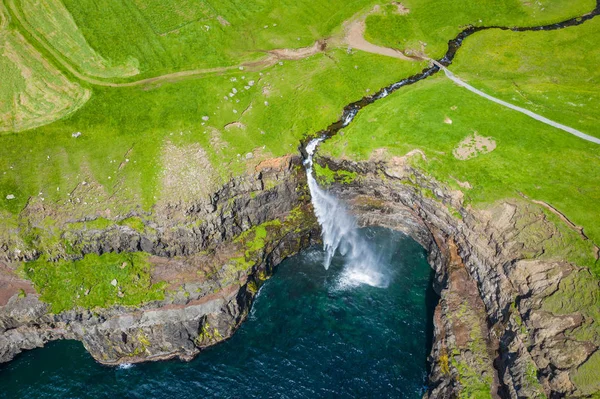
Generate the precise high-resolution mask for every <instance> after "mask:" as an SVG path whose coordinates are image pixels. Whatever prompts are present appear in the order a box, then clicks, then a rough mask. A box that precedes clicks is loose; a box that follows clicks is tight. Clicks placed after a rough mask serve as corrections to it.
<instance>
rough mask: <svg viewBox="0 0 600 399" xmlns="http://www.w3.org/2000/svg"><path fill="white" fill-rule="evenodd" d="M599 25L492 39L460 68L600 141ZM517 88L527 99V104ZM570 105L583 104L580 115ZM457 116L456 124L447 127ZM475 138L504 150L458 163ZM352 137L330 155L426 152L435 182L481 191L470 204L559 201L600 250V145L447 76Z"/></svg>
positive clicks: (367, 119) (469, 49)
mask: <svg viewBox="0 0 600 399" xmlns="http://www.w3.org/2000/svg"><path fill="white" fill-rule="evenodd" d="M598 26H599V23H598V21H592V22H590V23H589V24H584V25H582V26H580V27H576V28H571V29H567V30H563V31H556V32H545V33H544V34H541V33H539V34H538V33H523V34H514V33H511V32H500V31H499V32H496V31H493V32H485V33H482V34H479V35H475V36H473V37H471V38H469V39H468V40H467V41H466V42H465V44H464V49H461V52H459V56H458V57H457V59H456V62H455V65H453V66H452V67H451V69H453V70H455V71H456V72H457V73H458V75H459V76H464V77H465V78H468V80H469V82H470V83H472V84H474V85H475V86H478V85H479V84H481V85H482V86H481V87H482V88H484V89H486V92H488V93H490V94H492V95H498V96H499V97H503V98H505V99H506V100H508V101H513V102H516V103H518V104H520V105H522V106H524V107H526V108H534V107H532V104H531V103H528V102H527V100H526V98H529V96H531V97H534V98H536V99H537V98H539V99H543V102H541V100H540V103H536V104H537V107H535V109H536V110H539V111H540V112H542V113H543V114H545V115H546V116H547V117H550V118H554V119H555V120H556V121H558V122H562V123H565V124H573V125H574V126H575V127H578V128H581V129H583V130H585V132H586V133H588V134H591V135H595V136H600V129H599V128H598V124H597V123H594V121H597V119H598V113H597V109H598V108H597V107H598V105H597V104H598V101H599V100H600V90H598V72H597V65H596V64H595V63H594V62H592V60H594V59H598V55H597V54H598V52H597V50H596V49H595V46H593V45H592V44H593V43H597V42H598V40H600V30H598ZM580 38H582V39H580ZM493 43H510V44H511V45H510V46H509V45H493ZM513 44H515V46H514V47H513V46H512V45H513ZM557 48H561V49H562V50H561V51H556V49H557ZM530 50H533V52H534V53H535V58H536V60H535V61H532V60H531V58H534V57H532V56H531V55H530V54H531V53H530ZM594 57H595V58H594ZM573 60H578V61H579V62H573ZM517 87H518V88H519V89H517ZM517 90H520V93H524V96H525V98H523V97H521V98H520V99H519V98H518V97H519V96H518V95H517V94H516V91H517ZM529 93H531V94H529ZM566 93H568V95H567V94H566ZM515 99H517V100H516V101H515ZM569 102H574V103H576V104H583V106H579V107H576V109H577V111H574V108H575V107H573V106H572V105H570V104H569ZM447 119H448V120H450V121H451V122H452V123H451V124H449V123H445V121H446V122H448V121H447ZM474 132H477V134H478V135H479V136H482V137H490V138H492V139H493V140H494V141H495V143H496V145H497V148H496V149H495V150H494V151H492V152H491V153H488V154H480V155H479V156H476V157H474V158H472V159H468V160H460V159H457V157H455V155H454V154H453V151H454V150H455V149H456V148H457V147H458V146H459V143H460V142H461V141H463V140H464V139H465V138H466V137H468V136H471V135H473V134H474ZM344 133H345V134H344V136H337V137H335V138H334V139H332V140H330V141H328V142H327V143H325V144H324V145H323V147H322V150H321V151H323V152H322V153H329V154H331V155H334V156H336V157H347V158H350V159H356V160H365V159H368V158H369V156H370V155H371V153H372V151H373V150H374V149H377V148H387V149H388V151H389V154H390V155H391V154H396V155H403V154H406V153H407V152H409V151H410V150H413V149H416V148H418V149H422V150H423V151H424V152H425V154H426V155H427V158H428V160H427V161H426V162H420V163H419V165H420V166H421V167H422V168H423V169H425V170H426V171H428V172H429V173H431V174H432V175H433V176H434V177H436V178H437V179H439V180H441V181H444V182H446V183H447V184H448V185H449V186H451V187H453V188H456V189H461V188H460V187H459V186H458V184H457V183H456V181H455V179H458V180H460V181H463V182H464V181H466V182H469V183H470V184H471V186H472V187H473V188H472V189H470V190H465V189H462V190H463V191H465V197H466V199H467V201H468V202H470V203H472V204H474V205H476V206H478V207H484V206H487V205H488V204H491V203H493V202H495V201H498V200H501V199H503V198H513V197H514V198H518V197H519V196H520V193H523V194H525V195H526V196H528V197H529V198H531V199H535V200H539V201H545V202H547V203H549V204H552V206H554V207H555V208H557V209H558V210H559V211H561V212H562V213H564V214H565V215H566V216H567V217H568V218H569V219H570V220H571V221H573V222H574V223H575V224H577V225H579V226H582V227H584V230H585V233H586V234H587V235H588V236H589V237H590V239H591V240H592V241H594V242H595V243H600V227H599V226H600V223H599V221H600V213H599V212H597V204H598V203H600V185H598V181H600V146H598V145H596V144H593V143H589V142H587V141H584V140H581V139H579V138H577V137H575V136H572V135H570V134H567V133H565V132H563V131H561V130H558V129H554V128H552V127H550V126H547V125H545V124H542V123H540V122H537V121H535V120H533V119H531V118H529V117H527V116H525V115H522V114H519V113H517V112H514V111H511V110H509V109H507V108H504V107H501V106H500V105H497V104H494V103H492V102H489V101H487V100H485V99H483V98H481V97H478V96H476V95H474V94H473V93H471V92H469V91H467V90H465V89H463V88H460V87H458V86H456V85H454V84H453V83H452V82H451V81H450V80H448V79H447V78H446V77H444V76H443V74H438V75H437V76H436V77H434V78H432V79H428V80H426V81H423V82H419V83H418V84H416V85H414V86H411V87H408V88H406V89H403V90H401V91H400V92H398V93H395V94H394V95H392V96H390V98H388V99H386V100H385V101H381V102H378V103H376V104H374V105H372V106H370V107H368V108H367V109H365V110H363V111H362V112H361V113H360V114H359V116H358V117H357V118H356V121H355V123H353V124H352V125H351V126H349V127H348V128H347V129H344ZM558 223H559V224H560V222H558ZM574 240H575V239H574ZM576 241H577V240H575V241H573V243H571V244H572V245H573V248H579V249H577V250H576V251H575V252H577V253H573V254H571V256H572V257H571V259H576V260H577V261H578V262H579V263H580V264H586V265H589V266H594V264H595V263H596V262H595V258H593V256H592V252H591V247H590V245H591V244H590V245H587V244H586V245H583V246H581V245H580V244H575V242H576ZM588 244H589V242H588ZM594 269H595V271H596V272H599V271H600V268H598V267H597V266H594Z"/></svg>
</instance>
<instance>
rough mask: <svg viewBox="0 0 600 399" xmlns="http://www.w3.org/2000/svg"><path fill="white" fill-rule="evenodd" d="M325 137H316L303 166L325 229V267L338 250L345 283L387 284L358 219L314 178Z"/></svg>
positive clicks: (378, 261) (317, 211) (315, 206)
mask: <svg viewBox="0 0 600 399" xmlns="http://www.w3.org/2000/svg"><path fill="white" fill-rule="evenodd" d="M323 140H324V138H318V139H314V140H312V141H311V142H310V143H309V144H308V145H307V146H306V152H307V154H308V157H307V159H306V160H305V161H304V166H305V168H306V176H307V179H308V188H309V189H310V193H311V197H312V204H313V208H314V210H315V214H316V216H317V219H318V221H319V224H320V225H321V229H322V235H323V247H324V249H325V260H324V266H325V269H328V268H329V266H330V265H331V261H332V259H333V256H334V255H335V254H336V252H338V251H339V253H340V254H341V255H342V256H344V260H345V262H346V264H345V267H344V272H343V276H342V278H343V279H344V280H346V283H349V284H350V285H356V284H368V285H371V286H375V287H387V286H388V284H389V277H388V276H386V274H385V273H384V272H383V271H382V270H380V266H381V259H379V256H378V255H377V254H376V253H374V251H373V250H372V249H371V247H370V246H369V245H368V243H367V242H366V241H365V239H364V238H363V237H362V236H361V235H360V233H359V230H358V227H357V223H356V220H355V219H354V218H353V217H352V215H351V214H350V213H348V212H347V211H346V208H345V206H344V204H343V203H342V202H341V201H340V200H338V199H337V198H335V197H334V196H333V195H331V194H329V193H327V192H325V191H324V190H322V189H321V187H319V185H318V183H317V181H316V180H315V178H314V177H313V174H312V171H313V155H314V153H315V150H316V148H317V146H318V145H319V144H320V143H321V142H322V141H323Z"/></svg>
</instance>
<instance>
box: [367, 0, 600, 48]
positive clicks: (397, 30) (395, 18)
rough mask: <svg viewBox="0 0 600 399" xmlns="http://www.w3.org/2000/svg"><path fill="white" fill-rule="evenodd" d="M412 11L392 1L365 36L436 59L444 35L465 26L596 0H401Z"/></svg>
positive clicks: (588, 5) (539, 16)
mask: <svg viewBox="0 0 600 399" xmlns="http://www.w3.org/2000/svg"><path fill="white" fill-rule="evenodd" d="M401 3H402V4H403V5H404V6H405V7H406V8H408V9H409V10H410V12H409V13H408V14H406V15H400V14H398V12H397V7H396V6H395V5H393V4H390V5H386V6H384V7H383V8H382V11H381V12H380V13H377V14H374V15H371V16H369V17H368V18H367V32H366V38H367V40H369V41H371V42H373V43H375V44H379V45H382V46H386V47H393V48H399V49H415V50H421V46H422V43H425V44H426V46H425V53H426V54H427V55H428V56H429V57H431V58H440V57H442V56H443V55H444V53H445V52H446V49H447V43H448V40H450V39H452V38H454V37H455V36H456V35H457V34H458V33H459V32H460V31H461V30H462V29H464V28H465V27H466V26H469V25H472V26H537V25H543V24H551V23H556V22H560V21H563V20H566V19H569V18H573V17H577V16H579V15H583V14H585V13H587V12H589V11H591V10H592V9H594V7H595V6H596V1H595V0H574V1H563V0H538V1H527V2H526V1H522V0H502V1H498V0H473V1H461V2H457V1H452V0H404V1H402V2H401Z"/></svg>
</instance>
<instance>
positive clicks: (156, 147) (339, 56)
mask: <svg viewBox="0 0 600 399" xmlns="http://www.w3.org/2000/svg"><path fill="white" fill-rule="evenodd" d="M330 57H331V58H330ZM422 67H423V65H422V64H417V63H409V62H405V61H400V60H395V59H391V58H386V57H380V56H374V55H369V54H364V53H359V54H354V55H348V54H346V53H345V52H343V51H335V50H334V51H331V52H330V53H328V54H327V56H325V55H316V56H313V57H311V58H308V59H305V60H302V61H297V62H285V63H283V65H276V66H274V67H271V68H269V69H266V70H264V71H263V72H260V73H258V72H255V73H246V72H244V71H237V72H235V73H232V74H227V75H222V76H213V77H207V78H202V79H190V80H187V81H183V82H179V83H167V84H162V85H160V86H159V87H151V88H150V89H149V88H147V87H132V88H119V89H113V88H102V89H94V95H93V97H92V99H91V100H90V101H89V102H88V103H87V105H86V106H85V107H84V108H83V109H82V110H81V111H80V112H78V113H77V114H75V115H73V116H71V117H70V118H67V119H63V120H62V121H60V122H57V123H54V124H51V125H48V126H44V127H40V128H38V129H35V130H31V131H29V132H27V134H21V133H18V134H5V135H2V136H0V146H1V148H2V149H1V150H0V151H1V152H2V156H1V157H0V189H1V193H0V194H2V195H1V198H0V209H4V210H8V211H10V212H13V213H18V212H19V211H20V210H21V209H22V208H23V207H24V206H25V203H26V202H27V200H28V198H29V197H31V196H38V197H44V198H45V200H46V201H61V200H66V199H68V197H67V194H68V193H69V192H70V191H71V190H73V188H74V187H75V186H76V185H77V184H78V183H80V182H81V181H83V180H87V181H88V182H90V181H96V182H99V183H100V184H102V185H103V186H104V187H105V189H106V191H107V193H108V195H112V194H114V193H115V191H117V190H119V191H118V195H117V197H116V198H118V199H119V201H114V204H113V205H112V206H111V208H112V209H115V208H116V209H115V210H116V213H117V214H119V213H124V212H125V210H124V209H123V208H122V207H123V206H135V205H136V204H138V205H141V204H143V205H144V206H145V207H146V208H150V206H151V205H153V204H154V203H156V202H157V200H158V199H159V198H160V191H161V186H160V173H161V170H162V167H163V165H162V164H161V151H162V150H163V147H164V145H166V143H167V142H171V143H174V144H176V145H178V146H185V145H191V144H193V143H199V144H200V145H201V146H202V147H203V148H204V149H205V150H206V152H207V156H208V158H209V160H210V163H211V165H212V166H213V168H214V172H215V173H216V174H217V175H218V176H219V177H220V178H221V179H225V178H228V177H229V176H230V175H231V174H237V173H240V172H242V171H244V170H245V168H246V163H245V162H244V161H243V156H245V155H246V154H247V153H249V152H252V151H253V150H259V149H260V150H261V153H262V154H264V155H265V156H281V155H285V154H288V153H295V152H296V149H297V146H298V144H299V141H300V139H301V138H303V137H305V136H306V135H307V134H310V133H313V132H315V131H317V130H320V129H321V128H323V127H324V126H327V125H328V124H329V123H330V122H332V121H334V120H336V119H337V118H338V117H339V112H340V110H341V109H342V108H343V106H344V105H345V104H346V103H347V102H348V99H358V98H360V97H362V96H363V95H365V94H366V90H367V89H370V90H371V91H372V92H373V91H375V90H376V89H377V88H379V87H381V86H384V85H386V84H388V83H390V82H391V81H394V80H396V79H400V78H401V77H403V76H405V75H407V74H412V73H414V72H416V71H418V70H419V69H420V68H422ZM232 80H234V81H232ZM251 82H252V83H251ZM250 84H251V85H252V86H250ZM246 87H247V89H246ZM233 89H235V90H236V91H237V93H235V95H234V96H233V97H229V94H233ZM225 98H227V100H226V99H225ZM244 111H246V112H244ZM203 117H208V118H209V119H208V120H207V121H204V120H203V119H202V118H203ZM232 122H239V123H241V124H243V127H241V128H238V127H233V128H228V129H225V128H224V127H225V125H227V124H230V123H232ZM74 132H81V133H82V136H81V137H79V138H73V137H71V135H72V133H74ZM263 147H264V149H263ZM130 148H132V151H131V152H130V153H129V155H128V159H130V162H128V163H127V166H125V167H122V168H120V169H119V166H120V164H121V162H122V161H123V159H124V157H125V153H126V152H127V151H128V150H129V149H130ZM23 149H25V150H23ZM238 154H240V157H238ZM3 172H6V173H5V174H4V173H3ZM117 182H121V183H120V184H118V185H117V184H116V183H117ZM40 192H41V193H42V195H41V196H40V195H39V193H40ZM9 194H12V195H15V197H16V198H15V199H13V200H6V199H5V197H6V196H7V195H9ZM132 203H133V205H132ZM105 205H106V204H102V207H104V206H105ZM92 206H93V205H92V204H90V207H92ZM120 211H121V212H120Z"/></svg>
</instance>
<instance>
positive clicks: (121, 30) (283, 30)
mask: <svg viewBox="0 0 600 399" xmlns="http://www.w3.org/2000/svg"><path fill="white" fill-rule="evenodd" d="M374 3H375V2H374V1H373V0H357V1H356V0H355V1H353V2H351V3H349V4H348V3H347V2H344V1H341V0H334V1H328V2H324V3H315V2H311V1H308V0H301V1H291V0H284V1H274V0H260V1H253V2H246V1H241V0H235V1H228V2H222V1H214V0H202V1H190V0H175V1H170V2H168V5H166V2H162V1H141V0H138V1H132V0H109V1H105V2H102V3H101V4H100V5H99V4H98V3H97V2H94V1H91V0H64V4H65V5H66V7H67V9H68V10H69V12H70V13H71V14H72V15H73V17H74V20H75V22H76V23H77V25H78V26H79V28H80V29H81V32H82V33H83V34H84V36H85V37H86V39H87V40H88V42H89V43H90V45H91V46H92V48H94V49H95V50H96V51H97V52H98V53H99V54H101V55H102V56H103V57H104V58H106V59H109V60H111V61H112V62H115V63H125V62H127V61H128V60H129V59H131V58H133V59H136V60H137V61H138V63H139V69H140V72H141V76H155V75H159V74H164V73H168V72H174V71H178V70H183V69H196V68H209V67H221V66H227V65H236V64H239V63H241V62H243V61H249V60H254V59H257V58H261V57H263V56H264V51H266V50H270V49H275V48H288V47H289V48H294V47H304V46H310V45H312V44H313V43H314V42H315V41H316V40H317V39H321V38H323V37H326V36H328V35H330V34H331V33H332V31H333V30H334V29H336V28H338V27H339V26H340V25H341V24H342V22H343V21H345V20H346V19H348V18H350V17H351V16H352V15H353V14H354V13H356V12H357V11H359V10H361V9H363V8H365V7H368V6H371V5H372V4H374Z"/></svg>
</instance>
